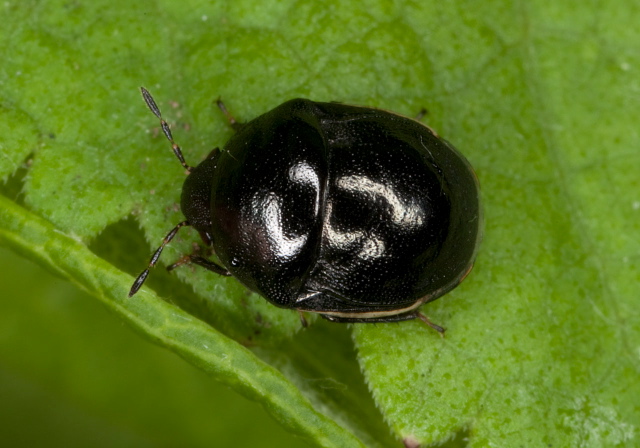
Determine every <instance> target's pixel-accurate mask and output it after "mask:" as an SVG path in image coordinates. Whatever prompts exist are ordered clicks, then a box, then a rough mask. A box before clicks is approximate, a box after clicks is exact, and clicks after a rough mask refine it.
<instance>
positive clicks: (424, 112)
mask: <svg viewBox="0 0 640 448" xmlns="http://www.w3.org/2000/svg"><path fill="white" fill-rule="evenodd" d="M428 113H429V111H428V110H427V109H425V108H424V107H423V108H422V109H420V112H418V115H416V117H415V118H414V120H416V121H422V119H423V118H424V117H425V116H426V115H427V114H428Z"/></svg>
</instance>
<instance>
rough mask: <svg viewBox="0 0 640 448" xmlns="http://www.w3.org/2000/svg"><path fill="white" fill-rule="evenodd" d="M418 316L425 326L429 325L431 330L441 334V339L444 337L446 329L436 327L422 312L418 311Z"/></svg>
mask: <svg viewBox="0 0 640 448" xmlns="http://www.w3.org/2000/svg"><path fill="white" fill-rule="evenodd" d="M416 316H417V317H418V319H420V320H421V321H422V322H424V323H425V324H427V325H429V326H430V327H431V328H433V329H434V330H436V331H437V332H438V333H440V337H441V338H443V337H444V332H445V331H446V330H445V329H444V328H442V327H441V326H440V325H436V324H434V323H433V322H431V321H430V320H429V318H428V317H427V316H426V315H424V314H422V313H421V312H420V311H418V312H417V313H416Z"/></svg>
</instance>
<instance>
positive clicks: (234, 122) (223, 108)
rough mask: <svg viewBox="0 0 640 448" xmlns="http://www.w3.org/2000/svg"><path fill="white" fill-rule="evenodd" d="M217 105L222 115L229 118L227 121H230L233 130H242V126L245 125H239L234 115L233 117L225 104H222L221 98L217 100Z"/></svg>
mask: <svg viewBox="0 0 640 448" xmlns="http://www.w3.org/2000/svg"><path fill="white" fill-rule="evenodd" d="M216 105H217V106H218V108H219V109H220V110H221V111H222V113H223V114H224V115H225V116H226V117H227V120H229V125H231V128H232V129H233V130H234V131H237V130H238V129H240V128H241V127H242V126H244V123H239V122H238V121H237V120H236V119H235V118H234V116H233V115H231V113H230V112H229V111H228V110H227V107H226V106H225V105H224V103H223V102H222V100H221V99H220V98H218V99H217V100H216Z"/></svg>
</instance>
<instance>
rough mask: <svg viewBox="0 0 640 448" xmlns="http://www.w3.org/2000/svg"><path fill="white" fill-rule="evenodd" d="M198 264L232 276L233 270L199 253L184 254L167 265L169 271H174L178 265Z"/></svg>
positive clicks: (226, 275) (217, 272)
mask: <svg viewBox="0 0 640 448" xmlns="http://www.w3.org/2000/svg"><path fill="white" fill-rule="evenodd" d="M189 263H193V264H197V265H198V266H202V267H203V268H205V269H208V270H210V271H212V272H215V273H216V274H220V275H224V276H225V277H230V276H231V272H229V271H227V270H226V269H225V268H223V267H222V266H220V265H219V264H217V263H214V262H213V261H210V260H207V259H206V258H203V257H201V256H199V255H195V254H194V255H184V256H182V257H181V258H180V259H179V260H178V261H176V262H175V263H173V264H172V265H171V266H167V271H173V270H174V269H175V268H177V267H178V266H182V265H183V264H189Z"/></svg>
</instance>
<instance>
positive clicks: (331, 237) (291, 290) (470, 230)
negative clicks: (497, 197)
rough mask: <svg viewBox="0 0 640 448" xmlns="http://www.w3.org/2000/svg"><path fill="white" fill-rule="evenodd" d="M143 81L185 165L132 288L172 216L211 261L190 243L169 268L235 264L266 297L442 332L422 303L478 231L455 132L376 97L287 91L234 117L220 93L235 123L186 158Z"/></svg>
mask: <svg viewBox="0 0 640 448" xmlns="http://www.w3.org/2000/svg"><path fill="white" fill-rule="evenodd" d="M141 90H142V96H143V98H144V100H145V102H146V103H147V106H148V107H149V109H151V112H153V113H154V114H155V115H156V117H158V119H159V120H160V122H161V126H162V130H163V132H164V134H165V136H166V137H167V139H168V140H169V142H170V143H171V146H172V148H173V152H174V153H175V155H176V156H177V157H178V160H180V163H181V164H182V166H183V167H185V168H186V169H187V171H188V172H189V176H188V177H187V178H186V180H185V182H184V186H183V187H182V198H181V200H180V206H181V209H182V213H183V214H184V216H185V217H186V221H183V222H181V223H180V224H178V225H177V226H176V227H174V228H173V229H172V230H171V231H170V232H169V233H168V234H167V236H166V237H165V238H164V241H163V242H162V245H161V246H160V247H159V248H158V249H157V250H156V252H155V253H154V254H153V256H152V257H151V261H150V262H149V267H148V268H147V269H145V270H144V271H143V272H142V273H141V274H140V276H138V278H137V279H136V281H135V282H134V284H133V286H132V287H131V291H130V292H129V296H130V297H131V296H132V295H133V294H135V293H136V292H137V291H138V290H139V289H140V287H141V286H142V284H143V283H144V281H145V279H146V278H147V275H148V274H149V268H151V267H153V266H154V265H155V264H156V263H157V261H158V259H159V257H160V254H161V253H162V250H163V249H164V247H165V246H166V245H167V244H168V243H169V242H170V241H171V239H172V238H173V237H174V236H175V235H176V233H177V232H178V230H179V229H180V228H182V227H185V226H192V227H194V228H195V229H196V230H197V231H198V232H199V233H200V236H201V237H202V240H203V241H204V243H205V244H206V245H207V246H208V247H210V248H212V249H213V251H214V252H215V254H216V255H217V258H218V259H219V261H220V263H219V264H218V263H216V262H213V261H210V260H208V259H206V258H204V257H202V256H199V255H196V254H193V255H186V256H184V257H182V258H181V259H180V260H179V261H178V262H177V263H175V264H173V265H171V266H169V267H168V269H170V270H171V269H173V268H175V267H177V266H179V265H181V264H185V263H194V264H197V265H199V266H202V267H204V268H206V269H208V270H210V271H213V272H215V273H217V274H220V275H227V276H228V275H232V276H234V277H236V278H237V279H238V280H239V281H240V282H241V283H243V284H244V285H245V286H246V287H248V288H249V289H251V290H252V291H255V292H257V293H258V294H260V295H261V296H263V297H264V298H266V299H267V300H268V301H269V302H271V303H272V304H274V305H276V306H279V307H282V308H289V309H294V310H298V311H299V312H303V311H305V312H313V313H319V314H320V315H321V316H322V317H324V318H325V319H328V320H331V321H334V322H396V321H402V320H409V319H414V318H420V319H422V320H423V321H424V322H426V323H427V324H428V325H430V326H431V327H433V328H434V329H436V330H437V331H439V332H440V333H444V329H443V328H441V327H439V326H438V325H435V324H433V323H432V322H430V321H429V319H428V318H427V317H426V316H424V315H423V314H422V313H420V312H419V311H418V308H419V307H420V306H421V305H422V304H424V303H426V302H430V301H432V300H435V299H437V298H438V297H440V296H442V295H443V294H445V293H447V292H448V291H450V290H451V289H453V288H455V287H456V286H457V285H458V284H459V283H460V282H461V281H462V280H463V279H464V278H465V276H466V275H467V274H468V273H469V272H470V271H471V268H472V266H473V261H474V258H475V254H476V249H477V246H478V243H479V240H480V233H481V232H480V227H481V212H480V200H479V188H478V181H477V178H476V176H475V174H474V172H473V170H472V168H471V166H470V165H469V163H468V162H467V160H466V159H465V158H464V157H463V156H462V155H461V154H460V153H459V152H458V151H457V150H456V149H455V148H453V146H451V145H450V144H449V143H448V142H446V141H445V140H443V139H441V138H439V137H438V136H437V134H436V133H435V132H434V131H432V130H431V129H430V128H429V127H427V126H425V125H423V124H421V123H419V122H418V121H416V120H413V119H410V118H407V117H403V116H400V115H396V114H393V113H391V112H387V111H383V110H379V109H373V108H368V107H357V106H350V105H345V104H340V103H319V102H314V101H310V100H306V99H294V100H290V101H287V102H285V103H283V104H281V105H280V106H278V107H276V108H275V109H273V110H271V111H269V112H267V113H265V114H264V115H261V116H259V117H258V118H255V119H254V120H251V121H249V122H248V123H238V122H236V120H235V119H234V118H233V117H232V116H231V114H229V113H228V112H227V110H226V109H225V107H224V105H223V104H222V102H220V101H218V106H219V107H220V108H221V109H222V111H223V112H224V113H225V115H226V116H227V118H228V119H229V121H230V123H231V125H232V126H233V127H234V129H236V130H237V132H236V134H235V135H234V136H233V137H232V138H231V139H230V140H229V142H228V143H227V144H226V145H225V147H224V150H223V151H220V150H219V149H218V148H216V149H214V150H213V151H212V152H211V153H210V154H209V156H208V157H207V158H206V160H204V161H203V162H202V163H200V164H199V165H198V166H196V167H191V166H189V165H187V164H186V163H185V161H184V158H183V156H182V152H181V150H180V147H179V146H178V145H177V144H176V143H175V141H174V140H173V136H172V135H171V131H170V129H169V125H168V124H167V122H166V121H165V120H164V119H163V118H162V116H161V114H160V110H159V108H158V106H157V105H156V103H155V101H154V100H153V98H152V97H151V94H149V92H148V91H147V90H146V89H144V88H142V89H141ZM301 316H302V314H301ZM302 320H303V323H304V318H303V317H302Z"/></svg>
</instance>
